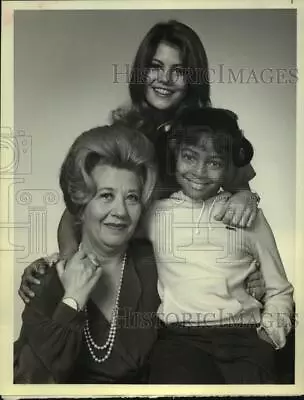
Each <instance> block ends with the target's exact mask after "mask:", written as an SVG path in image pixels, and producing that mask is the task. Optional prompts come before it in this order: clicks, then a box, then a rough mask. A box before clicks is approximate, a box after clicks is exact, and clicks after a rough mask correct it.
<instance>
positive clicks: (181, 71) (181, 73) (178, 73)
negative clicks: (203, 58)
mask: <svg viewBox="0 0 304 400" xmlns="http://www.w3.org/2000/svg"><path fill="white" fill-rule="evenodd" d="M171 73H172V74H175V75H176V76H184V74H185V68H183V67H174V68H173V69H172V71H171Z"/></svg>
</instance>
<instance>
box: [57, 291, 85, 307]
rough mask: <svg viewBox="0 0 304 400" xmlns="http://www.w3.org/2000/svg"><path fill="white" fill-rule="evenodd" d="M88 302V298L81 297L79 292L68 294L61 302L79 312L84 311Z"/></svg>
mask: <svg viewBox="0 0 304 400" xmlns="http://www.w3.org/2000/svg"><path fill="white" fill-rule="evenodd" d="M87 300H88V298H87V296H80V295H79V292H78V293H77V294H76V293H71V292H66V293H65V294H64V297H63V298H62V300H61V301H62V302H63V303H65V304H67V305H68V306H70V307H72V308H74V309H75V310H77V311H82V310H83V309H84V307H85V305H86V303H87Z"/></svg>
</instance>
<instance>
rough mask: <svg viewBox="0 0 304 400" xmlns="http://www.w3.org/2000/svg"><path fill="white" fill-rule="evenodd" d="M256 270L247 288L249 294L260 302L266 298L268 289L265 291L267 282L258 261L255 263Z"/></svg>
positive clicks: (249, 279)
mask: <svg viewBox="0 0 304 400" xmlns="http://www.w3.org/2000/svg"><path fill="white" fill-rule="evenodd" d="M254 264H255V267H256V270H255V271H254V272H252V273H251V274H250V275H249V276H248V278H247V280H246V282H245V287H246V290H247V292H248V294H249V295H250V296H252V297H254V298H255V299H257V300H258V301H261V299H262V298H263V297H264V295H265V292H266V289H265V280H264V277H263V274H262V272H261V271H260V269H259V268H260V264H259V263H258V262H257V261H254Z"/></svg>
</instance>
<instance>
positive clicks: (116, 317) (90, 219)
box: [14, 125, 159, 383]
mask: <svg viewBox="0 0 304 400" xmlns="http://www.w3.org/2000/svg"><path fill="white" fill-rule="evenodd" d="M155 180H156V169H155V164H154V156H153V146H152V145H151V144H150V142H149V141H148V139H146V138H145V136H144V135H142V134H140V133H138V132H136V131H131V130H128V129H127V128H125V127H123V126H120V125H115V126H111V127H101V128H94V129H92V130H90V131H88V132H85V133H83V134H82V135H81V136H80V137H79V138H78V139H76V141H75V142H74V144H73V145H72V147H71V149H70V151H69V153H68V155H67V157H66V159H65V161H64V163H63V165H62V168H61V175H60V185H61V188H62V191H63V194H64V200H65V204H66V207H67V208H68V210H69V212H70V213H71V214H72V215H73V216H75V218H76V219H77V221H78V223H79V225H80V227H81V246H80V248H79V251H78V252H77V253H76V254H75V255H74V256H72V257H71V258H70V259H68V260H65V261H63V260H59V261H58V260H55V263H56V268H48V269H47V270H46V273H45V275H44V277H43V278H42V280H41V285H40V286H39V290H36V296H35V298H34V299H33V300H32V301H31V303H30V304H28V305H26V307H25V309H24V312H23V315H22V318H23V324H22V329H21V333H20V337H19V339H18V341H17V342H16V343H15V347H14V350H15V352H14V353H15V354H14V355H15V357H14V358H15V360H14V382H15V383H123V382H127V383H131V382H140V379H141V375H142V372H143V366H144V364H145V360H146V358H147V355H148V353H149V351H150V349H151V346H152V344H153V342H154V340H155V325H154V323H153V321H154V314H155V311H156V309H157V307H158V304H159V298H158V294H157V274H156V267H155V262H154V257H153V250H152V247H151V245H150V244H149V242H146V241H144V240H139V239H138V240H132V236H133V235H134V232H135V230H136V227H137V225H138V222H139V220H140V217H141V215H142V213H143V211H144V209H145V207H146V206H147V204H148V202H149V200H150V197H151V194H152V191H153V188H154V185H155ZM56 261H58V262H56ZM45 263H46V261H45V260H38V261H36V262H35V265H36V267H38V268H39V266H40V265H42V266H43V265H44V264H45Z"/></svg>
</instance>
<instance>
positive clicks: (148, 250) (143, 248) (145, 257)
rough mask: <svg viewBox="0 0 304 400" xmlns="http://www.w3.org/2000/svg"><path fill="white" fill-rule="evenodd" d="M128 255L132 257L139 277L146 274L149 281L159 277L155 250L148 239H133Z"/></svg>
mask: <svg viewBox="0 0 304 400" xmlns="http://www.w3.org/2000/svg"><path fill="white" fill-rule="evenodd" d="M128 253H129V255H130V256H131V257H132V259H133V261H134V264H135V268H136V270H137V272H138V273H139V275H142V274H143V273H144V274H145V277H146V278H147V279H149V278H151V279H152V278H155V277H156V276H157V269H156V262H155V257H154V250H153V246H152V243H151V242H150V241H149V240H148V239H143V238H139V239H133V240H132V241H131V242H130V244H129V249H128Z"/></svg>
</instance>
